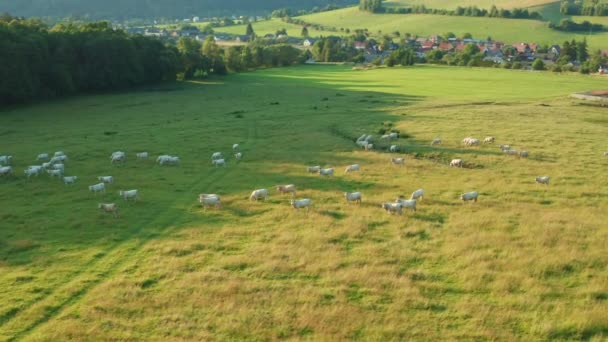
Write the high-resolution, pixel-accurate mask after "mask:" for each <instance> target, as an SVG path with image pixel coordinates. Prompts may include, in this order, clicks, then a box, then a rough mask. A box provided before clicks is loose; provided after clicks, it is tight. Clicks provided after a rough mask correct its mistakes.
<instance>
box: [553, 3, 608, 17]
mask: <svg viewBox="0 0 608 342" xmlns="http://www.w3.org/2000/svg"><path fill="white" fill-rule="evenodd" d="M559 10H560V12H561V13H562V14H566V15H588V16H608V3H606V2H600V1H599V0H590V1H583V0H564V1H562V2H561V4H560V7H559Z"/></svg>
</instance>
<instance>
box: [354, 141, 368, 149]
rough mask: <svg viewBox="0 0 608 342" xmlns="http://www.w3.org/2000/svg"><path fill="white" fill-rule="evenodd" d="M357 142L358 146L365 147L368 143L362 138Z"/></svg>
mask: <svg viewBox="0 0 608 342" xmlns="http://www.w3.org/2000/svg"><path fill="white" fill-rule="evenodd" d="M356 144H357V146H359V147H361V148H363V149H364V148H365V146H367V144H368V143H367V141H365V140H361V141H357V142H356Z"/></svg>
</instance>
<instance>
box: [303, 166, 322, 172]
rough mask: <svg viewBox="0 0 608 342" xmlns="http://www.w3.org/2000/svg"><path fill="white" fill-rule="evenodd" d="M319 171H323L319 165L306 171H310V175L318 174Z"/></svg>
mask: <svg viewBox="0 0 608 342" xmlns="http://www.w3.org/2000/svg"><path fill="white" fill-rule="evenodd" d="M319 170H321V166H319V165H317V166H309V167H307V168H306V171H308V172H309V173H318V172H319Z"/></svg>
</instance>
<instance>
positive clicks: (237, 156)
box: [234, 152, 243, 161]
mask: <svg viewBox="0 0 608 342" xmlns="http://www.w3.org/2000/svg"><path fill="white" fill-rule="evenodd" d="M234 159H236V160H238V161H240V160H241V159H243V154H242V153H241V152H238V153H235V154H234Z"/></svg>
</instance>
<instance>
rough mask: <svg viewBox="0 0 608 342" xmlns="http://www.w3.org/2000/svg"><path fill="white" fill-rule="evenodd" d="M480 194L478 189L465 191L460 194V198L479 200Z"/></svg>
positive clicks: (464, 200)
mask: <svg viewBox="0 0 608 342" xmlns="http://www.w3.org/2000/svg"><path fill="white" fill-rule="evenodd" d="M478 195H479V194H478V193H477V191H471V192H465V193H464V194H462V195H460V199H461V200H462V201H463V202H467V201H473V202H477V196H478Z"/></svg>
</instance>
